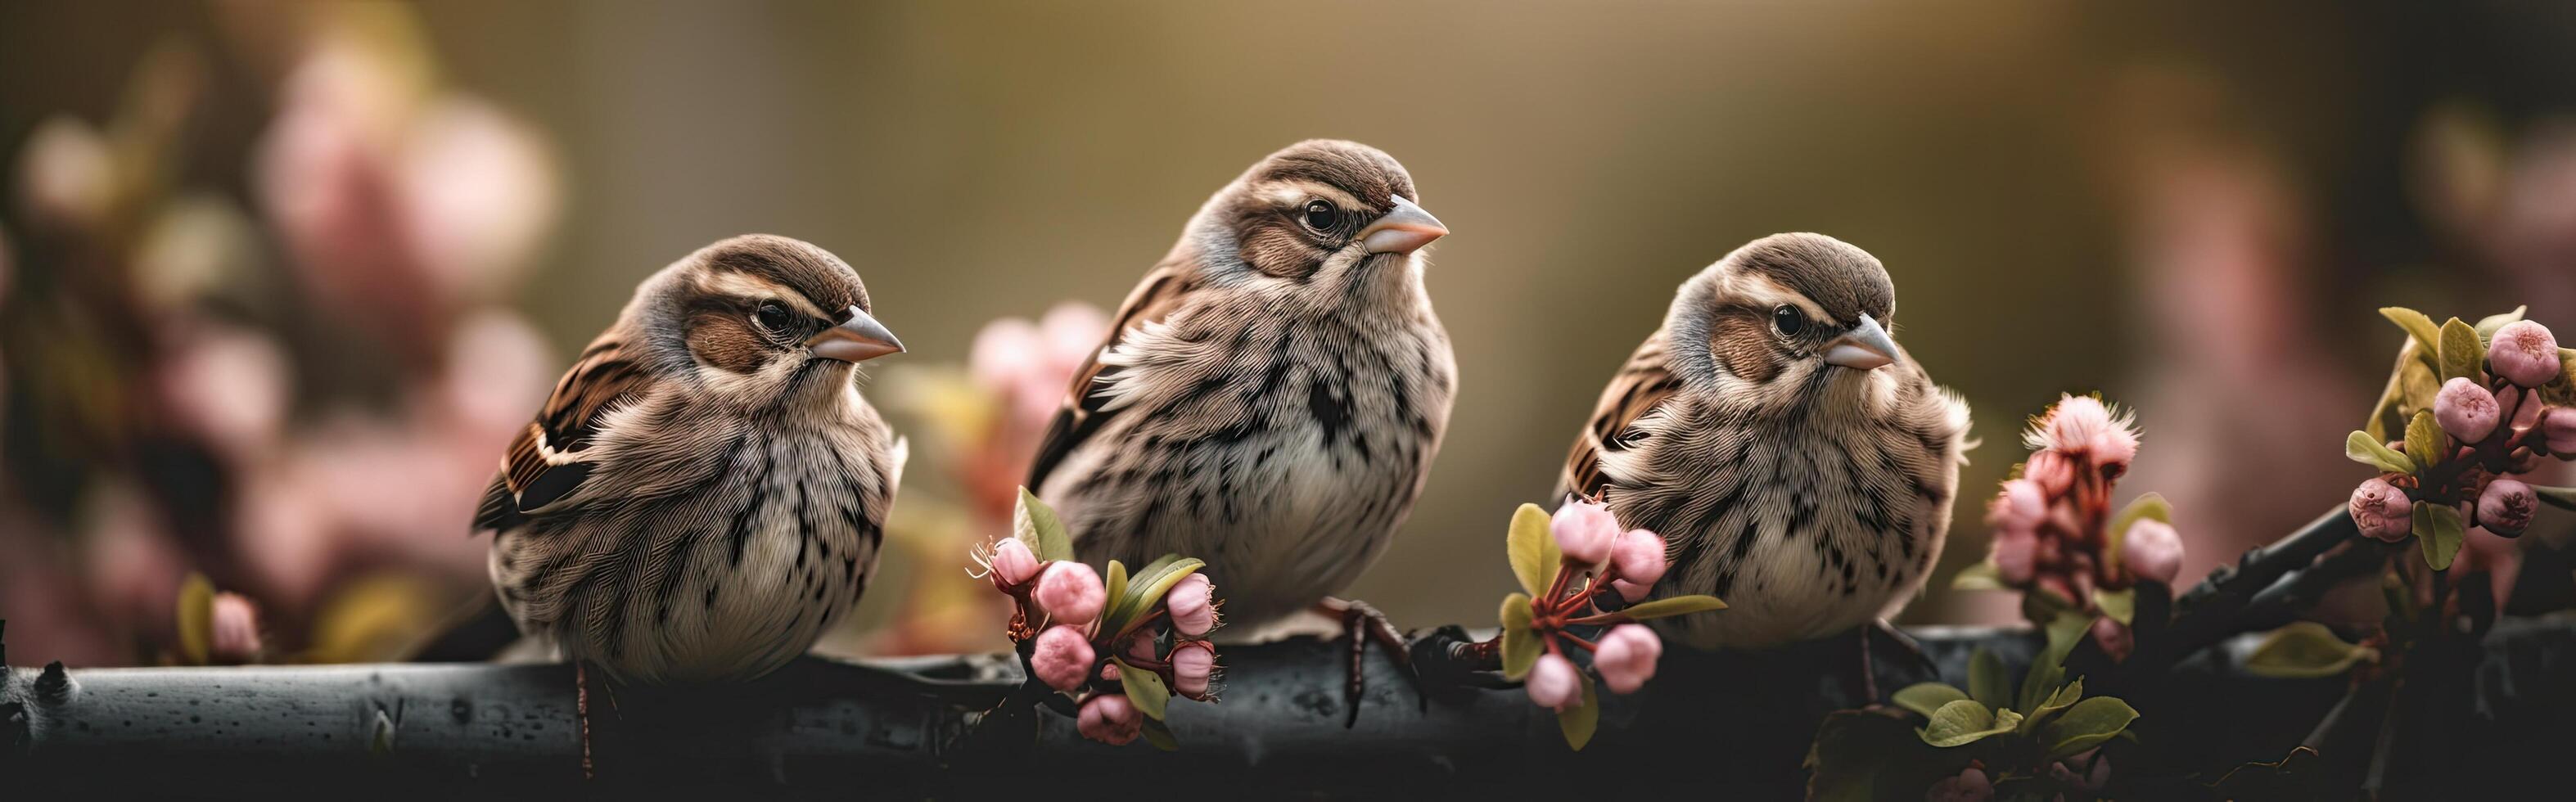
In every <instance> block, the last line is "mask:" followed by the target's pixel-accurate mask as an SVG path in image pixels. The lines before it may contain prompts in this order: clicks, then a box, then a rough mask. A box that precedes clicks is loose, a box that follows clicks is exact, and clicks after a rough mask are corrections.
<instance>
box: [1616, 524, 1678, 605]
mask: <svg viewBox="0 0 2576 802" xmlns="http://www.w3.org/2000/svg"><path fill="white" fill-rule="evenodd" d="M1610 561H1611V565H1612V567H1615V568H1617V569H1618V571H1619V579H1618V580H1616V581H1615V582H1613V583H1612V587H1615V588H1618V590H1619V597H1620V598H1624V599H1627V600H1629V601H1631V602H1633V601H1637V600H1639V599H1643V598H1646V593H1647V591H1650V590H1653V589H1654V586H1655V582H1656V580H1660V579H1663V578H1664V567H1665V566H1664V538H1663V537H1662V536H1661V535H1657V534H1655V533H1653V532H1648V531H1646V530H1643V529H1630V530H1628V533H1627V534H1624V535H1620V536H1619V543H1618V545H1617V546H1615V547H1613V548H1612V549H1611V553H1610Z"/></svg>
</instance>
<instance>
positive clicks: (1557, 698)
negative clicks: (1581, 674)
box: [1523, 654, 1583, 713]
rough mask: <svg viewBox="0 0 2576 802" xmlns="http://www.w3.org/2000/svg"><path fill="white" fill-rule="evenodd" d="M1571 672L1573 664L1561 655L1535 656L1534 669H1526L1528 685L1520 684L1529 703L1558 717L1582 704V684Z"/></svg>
mask: <svg viewBox="0 0 2576 802" xmlns="http://www.w3.org/2000/svg"><path fill="white" fill-rule="evenodd" d="M1574 671H1575V669H1574V661H1572V660H1567V659H1565V657H1564V656H1563V655H1555V654H1543V655H1539V657H1538V665H1535V666H1531V667H1530V673H1529V681H1528V682H1526V683H1523V685H1524V687H1525V689H1526V690H1528V691H1529V697H1530V701H1533V702H1537V703H1538V706H1540V707H1544V708H1547V709H1549V710H1554V711H1557V712H1560V713H1562V712H1564V711H1567V710H1571V709H1574V706H1576V705H1579V704H1582V703H1583V681H1582V680H1581V679H1579V678H1577V677H1576V676H1575V674H1574Z"/></svg>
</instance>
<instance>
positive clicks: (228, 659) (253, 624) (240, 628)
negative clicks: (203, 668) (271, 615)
mask: <svg viewBox="0 0 2576 802" xmlns="http://www.w3.org/2000/svg"><path fill="white" fill-rule="evenodd" d="M213 652H214V658H215V661H216V662H222V663H247V662H251V661H253V660H257V659H259V609H258V608H257V607H255V606H253V605H252V604H251V603H250V600H249V599H247V598H243V597H242V595H241V594H238V593H218V594H215V609H214V643H213Z"/></svg>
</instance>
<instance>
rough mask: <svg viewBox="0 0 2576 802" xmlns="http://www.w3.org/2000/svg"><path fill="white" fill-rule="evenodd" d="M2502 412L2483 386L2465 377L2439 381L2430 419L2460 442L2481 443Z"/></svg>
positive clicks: (2493, 428)
mask: <svg viewBox="0 0 2576 802" xmlns="http://www.w3.org/2000/svg"><path fill="white" fill-rule="evenodd" d="M2502 411H2503V410H2502V408H2500V407H2498V406H2496V400H2495V396H2494V395H2493V394H2490V393H2488V392H2487V388H2485V387H2480V386H2478V383H2477V382H2473V381H2469V380H2468V379H2465V378H2455V379H2452V380H2450V381H2447V382H2443V383H2442V392H2441V394H2440V395H2436V396H2433V421H2434V422H2436V423H2440V424H2442V431H2445V432H2449V433H2451V436H2452V437H2455V438H2458V439H2459V441H2460V442H2461V443H2462V444H2469V443H2481V442H2485V441H2486V439H2487V435H2490V434H2494V433H2495V429H2496V421H2497V420H2500V419H2501V417H2500V413H2502ZM2418 456H2419V457H2420V456H2421V455H2418Z"/></svg>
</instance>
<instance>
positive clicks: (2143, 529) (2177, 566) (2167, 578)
mask: <svg viewBox="0 0 2576 802" xmlns="http://www.w3.org/2000/svg"><path fill="white" fill-rule="evenodd" d="M2120 562H2121V564H2123V565H2126V566H2128V567H2129V571H2130V572H2132V573H2135V574H2137V575H2138V576H2139V577H2142V578H2145V579H2153V580H2155V581H2157V582H2162V583H2164V584H2166V585H2168V586H2170V585H2172V584H2173V581H2174V575H2175V574H2179V573H2182V536H2181V535H2179V534H2176V533H2175V532H2174V528H2173V526H2172V525H2171V524H2167V523H2165V522H2163V521H2159V520H2156V519H2154V518H2140V519H2138V520H2137V522H2136V523H2132V524H2129V533H2128V534H2127V535H2126V536H2124V537H2122V538H2120Z"/></svg>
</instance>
